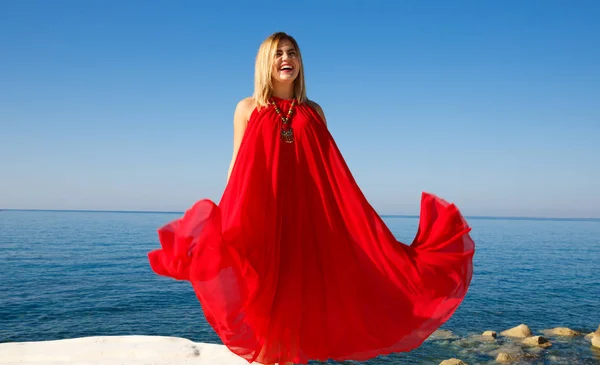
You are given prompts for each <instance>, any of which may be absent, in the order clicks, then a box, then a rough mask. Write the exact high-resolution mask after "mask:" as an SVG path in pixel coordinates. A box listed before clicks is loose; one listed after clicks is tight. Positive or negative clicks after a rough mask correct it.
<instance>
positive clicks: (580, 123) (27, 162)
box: [0, 0, 600, 217]
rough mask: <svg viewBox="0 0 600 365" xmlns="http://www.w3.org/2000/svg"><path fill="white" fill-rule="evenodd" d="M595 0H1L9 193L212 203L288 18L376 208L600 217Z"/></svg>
mask: <svg viewBox="0 0 600 365" xmlns="http://www.w3.org/2000/svg"><path fill="white" fill-rule="evenodd" d="M206 3H209V4H210V5H206ZM598 4H599V3H598V2H593V1H577V2H566V1H452V2H448V1H429V2H428V1H398V2H395V1H386V2H384V1H373V2H370V1H355V2H353V1H343V2H335V1H323V2H322V3H321V2H316V1H315V2H287V3H286V2H270V3H268V2H247V3H244V4H236V3H235V2H227V4H219V2H216V1H214V2H199V1H198V2H197V1H177V2H174V1H60V0H57V1H52V2H50V1H27V0H26V1H3V2H1V3H0V126H1V133H0V156H2V157H1V159H0V171H1V172H0V174H1V178H0V208H16V209H109V210H121V209H123V210H174V211H182V210H185V209H186V208H187V207H189V206H190V205H191V204H192V203H193V202H194V201H196V200H197V199H201V198H211V199H213V200H215V201H218V199H219V198H220V195H221V193H222V191H223V188H224V184H225V181H226V176H227V169H228V167H229V161H230V159H231V149H232V146H231V143H232V117H233V111H234V107H235V105H236V103H237V101H238V100H240V99H241V98H243V97H246V96H249V95H250V94H251V93H252V87H253V67H254V57H255V55H256V51H257V49H258V46H259V44H260V43H261V42H262V40H263V39H264V38H265V37H267V36H268V35H269V34H271V33H273V32H275V31H280V30H281V31H286V32H289V33H290V34H292V35H293V36H294V37H295V38H296V39H297V40H298V42H299V43H300V48H301V50H302V52H303V56H304V62H305V68H306V75H307V88H308V94H309V97H310V98H311V99H313V100H315V101H317V102H318V103H319V104H321V106H322V107H323V109H324V110H325V114H326V115H327V118H328V121H329V126H330V129H331V132H332V134H333V135H334V137H335V139H336V141H337V143H338V145H339V147H340V149H341V151H342V153H343V155H344V157H345V158H346V162H347V163H348V164H349V166H350V169H351V171H352V172H353V174H354V176H355V178H356V179H357V181H358V183H359V185H360V186H361V188H362V189H363V192H364V193H365V195H366V196H367V198H368V199H369V201H370V202H371V203H372V204H373V206H374V207H375V208H376V209H377V210H378V211H379V212H380V213H382V214H418V209H419V199H420V194H421V192H422V191H428V192H432V193H435V194H437V195H439V196H441V197H443V198H445V199H447V200H450V201H453V202H455V203H457V204H458V206H459V207H460V208H461V210H462V211H463V213H464V214H466V215H499V216H544V217H600V86H599V85H600V67H599V66H598V65H600V47H599V45H600V22H598V19H600V5H598Z"/></svg>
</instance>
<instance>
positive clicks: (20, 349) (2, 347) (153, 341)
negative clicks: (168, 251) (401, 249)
mask: <svg viewBox="0 0 600 365" xmlns="http://www.w3.org/2000/svg"><path fill="white" fill-rule="evenodd" d="M426 341H438V342H439V343H440V344H442V345H452V346H453V347H455V348H456V351H452V353H453V354H455V355H456V356H454V357H452V358H448V359H440V360H439V361H441V362H436V363H439V364H444V365H467V364H468V360H466V361H463V360H461V359H460V355H461V353H463V354H465V352H464V350H465V349H468V352H471V353H473V352H478V353H480V354H481V355H482V356H486V357H489V360H495V361H496V362H499V363H502V362H510V363H513V364H519V363H521V361H527V360H528V359H529V360H531V359H532V358H540V357H544V356H545V353H544V352H545V351H547V349H549V348H552V347H553V345H554V344H562V345H567V346H568V345H569V342H573V341H585V342H587V343H589V349H588V350H589V351H592V352H594V355H595V356H598V358H599V359H600V326H599V327H598V329H597V330H596V331H595V332H590V333H582V332H579V331H575V330H572V329H569V328H566V327H556V328H552V329H546V330H541V331H539V333H534V332H532V331H531V329H529V327H528V326H527V325H525V324H520V325H518V326H516V327H513V328H509V329H506V330H504V331H502V332H499V333H497V332H495V331H491V330H488V331H483V332H482V333H481V334H480V335H472V336H469V337H463V338H460V337H458V336H456V335H455V334H454V333H452V332H451V331H448V330H443V329H442V330H437V331H436V332H434V333H433V334H432V335H431V336H430V337H429V338H428V339H427V340H426ZM459 349H462V350H461V351H459ZM449 350H450V349H449ZM584 351H586V350H584ZM548 356H549V357H552V359H553V360H554V361H559V362H560V360H561V359H560V357H561V356H560V354H559V353H558V352H557V351H553V353H552V354H549V355H548ZM570 359H571V358H570V357H569V359H564V360H566V361H569V360H570ZM569 363H573V362H572V361H570V362H569ZM0 364H21V365H67V364H93V365H109V364H110V365H112V364H121V365H142V364H152V365H189V364H195V365H247V364H248V362H247V361H246V360H244V359H242V358H240V357H238V356H237V355H235V354H233V353H232V352H230V351H229V350H228V349H227V347H225V346H224V345H220V344H211V343H203V342H193V341H191V340H188V339H185V338H180V337H167V336H144V335H129V336H91V337H80V338H72V339H62V340H49V341H31V342H13V343H0ZM573 364H574V363H573Z"/></svg>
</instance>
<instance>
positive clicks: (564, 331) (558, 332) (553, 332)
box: [541, 327, 581, 337]
mask: <svg viewBox="0 0 600 365" xmlns="http://www.w3.org/2000/svg"><path fill="white" fill-rule="evenodd" d="M541 332H542V333H543V334H545V335H548V336H562V337H576V336H579V335H580V334H581V333H579V332H577V331H574V330H572V329H570V328H567V327H556V328H551V329H548V330H543V331H541Z"/></svg>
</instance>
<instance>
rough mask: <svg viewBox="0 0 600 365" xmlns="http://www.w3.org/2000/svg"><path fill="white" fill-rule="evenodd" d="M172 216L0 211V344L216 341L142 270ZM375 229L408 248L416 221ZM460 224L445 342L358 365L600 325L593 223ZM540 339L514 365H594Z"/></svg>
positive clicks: (198, 316) (172, 288)
mask: <svg viewBox="0 0 600 365" xmlns="http://www.w3.org/2000/svg"><path fill="white" fill-rule="evenodd" d="M179 215H180V214H173V213H132V212H81V211H78V212H72V211H14V210H8V211H1V212H0V250H1V251H0V252H1V254H0V283H1V288H2V289H1V290H0V342H15V341H39V340H54V339H64V338H74V337H82V336H96V335H133V334H140V335H162V336H178V337H185V338H188V339H191V340H193V341H201V342H212V343H220V341H219V338H218V337H217V336H216V335H215V334H214V332H213V330H212V328H210V326H208V325H207V323H206V321H205V319H204V317H203V315H202V312H201V307H200V305H199V303H198V300H197V299H196V297H195V296H194V293H193V291H192V288H191V286H190V285H189V284H188V283H186V282H181V281H175V280H172V279H169V278H164V277H159V276H157V275H155V274H154V273H153V272H152V271H151V270H150V267H149V266H148V261H147V256H146V254H147V252H148V251H150V250H152V249H156V248H158V247H159V244H158V241H157V236H156V228H157V227H159V226H160V225H162V224H164V223H166V222H168V221H171V220H173V219H175V218H177V217H178V216H179ZM384 220H385V221H386V223H387V224H388V225H389V227H390V228H391V229H392V231H393V232H394V234H395V235H396V237H397V238H398V239H399V240H400V241H402V242H411V241H412V238H413V237H414V234H415V233H416V229H417V225H418V218H416V217H384ZM467 220H468V221H469V223H470V225H471V226H472V228H473V231H472V233H471V234H472V237H473V238H474V240H475V241H476V245H477V246H476V254H475V261H474V262H475V270H474V277H473V281H472V284H471V287H470V290H469V293H468V295H467V297H466V299H465V300H464V302H463V304H462V305H461V306H460V307H459V309H458V310H457V312H456V313H455V315H454V316H453V317H452V318H451V319H450V320H449V321H448V322H447V323H446V324H445V325H444V326H443V327H442V328H443V329H445V330H449V331H452V333H453V334H454V336H453V337H450V338H435V337H434V338H431V339H429V340H427V341H426V342H425V343H424V344H423V345H422V346H421V347H420V348H418V349H416V350H414V351H413V352H410V353H401V354H394V355H390V356H384V357H379V358H376V359H372V360H369V361H366V362H364V364H370V365H375V364H439V362H441V361H442V360H444V359H448V358H452V357H455V358H460V359H462V360H463V361H466V362H467V363H468V364H470V365H472V364H488V363H490V364H491V363H494V359H495V355H496V354H497V352H498V351H499V350H500V349H501V348H504V347H505V346H509V345H510V341H508V340H506V339H504V338H501V337H499V338H498V339H497V341H494V342H491V343H488V342H481V341H479V340H476V339H474V338H472V337H471V336H472V335H476V334H480V333H481V332H483V331H485V330H494V331H497V332H500V331H502V330H504V329H507V328H510V327H514V326H516V325H519V324H521V323H525V324H527V325H528V326H529V327H530V328H531V329H532V331H533V332H534V333H539V332H540V331H542V330H544V329H548V328H553V327H558V326H565V327H570V328H572V329H575V330H578V331H581V332H583V333H584V334H587V333H589V332H592V331H594V330H595V329H596V328H597V327H598V325H600V220H531V219H498V218H467ZM550 340H551V341H552V342H553V346H552V347H550V348H549V349H545V350H541V351H539V350H535V349H527V348H521V350H519V351H522V353H527V354H529V355H530V356H528V357H526V358H525V359H524V360H522V361H520V362H519V363H524V364H525V363H526V364H600V351H599V350H596V349H594V348H592V347H591V345H590V342H589V340H586V339H584V338H583V336H579V337H576V338H574V339H561V338H552V337H551V338H550ZM315 363H316V362H315ZM332 363H333V362H332ZM346 363H355V362H346Z"/></svg>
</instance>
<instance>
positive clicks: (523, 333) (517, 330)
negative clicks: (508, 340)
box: [500, 324, 531, 338]
mask: <svg viewBox="0 0 600 365" xmlns="http://www.w3.org/2000/svg"><path fill="white" fill-rule="evenodd" d="M500 334H501V335H502V336H507V337H518V338H525V337H529V336H531V329H529V327H527V325H526V324H520V325H518V326H517V327H513V328H510V329H507V330H506V331H502V332H500Z"/></svg>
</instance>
